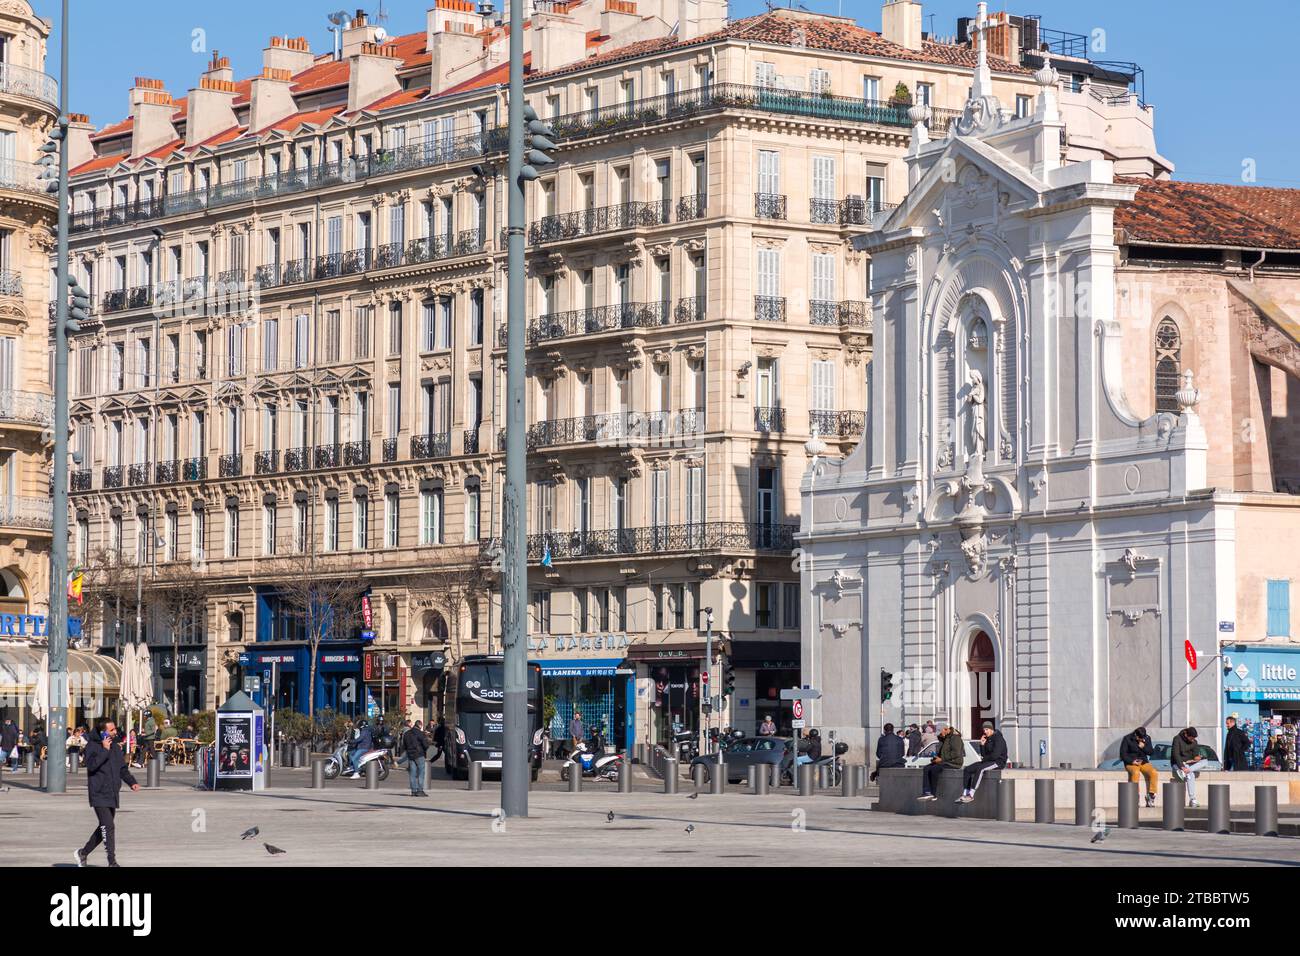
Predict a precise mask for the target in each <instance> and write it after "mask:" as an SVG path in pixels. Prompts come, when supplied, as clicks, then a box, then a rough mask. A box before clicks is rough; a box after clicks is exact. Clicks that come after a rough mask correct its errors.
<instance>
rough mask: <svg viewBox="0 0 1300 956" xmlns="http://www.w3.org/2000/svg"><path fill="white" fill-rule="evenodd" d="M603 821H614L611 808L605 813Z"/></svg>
mask: <svg viewBox="0 0 1300 956" xmlns="http://www.w3.org/2000/svg"><path fill="white" fill-rule="evenodd" d="M605 822H606V823H613V822H614V811H613V810H610V811H609V813H607V814H605Z"/></svg>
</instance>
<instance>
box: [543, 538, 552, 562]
mask: <svg viewBox="0 0 1300 956" xmlns="http://www.w3.org/2000/svg"><path fill="white" fill-rule="evenodd" d="M542 567H544V568H549V567H551V542H550V541H549V540H547V541H546V542H545V543H544V544H543V545H542Z"/></svg>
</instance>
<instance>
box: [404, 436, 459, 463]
mask: <svg viewBox="0 0 1300 956" xmlns="http://www.w3.org/2000/svg"><path fill="white" fill-rule="evenodd" d="M450 455H451V432H434V433H431V434H428V435H412V436H411V457H412V458H415V459H422V458H447V457H448V456H450Z"/></svg>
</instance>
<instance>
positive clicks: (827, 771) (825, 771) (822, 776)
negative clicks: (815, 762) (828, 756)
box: [817, 764, 831, 790]
mask: <svg viewBox="0 0 1300 956" xmlns="http://www.w3.org/2000/svg"><path fill="white" fill-rule="evenodd" d="M830 785H831V768H830V767H829V766H827V765H826V764H822V765H821V766H820V767H818V768H817V789H818V790H825V789H826V788H827V787H829V786H830Z"/></svg>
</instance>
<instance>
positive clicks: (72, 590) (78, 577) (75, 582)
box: [68, 571, 86, 604]
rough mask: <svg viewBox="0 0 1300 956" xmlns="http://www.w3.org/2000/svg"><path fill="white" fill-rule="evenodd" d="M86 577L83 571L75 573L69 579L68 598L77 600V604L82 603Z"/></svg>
mask: <svg viewBox="0 0 1300 956" xmlns="http://www.w3.org/2000/svg"><path fill="white" fill-rule="evenodd" d="M85 580H86V575H85V572H83V571H74V572H73V573H72V574H71V575H70V576H69V577H68V597H69V598H76V599H77V603H78V604H80V603H82V598H81V586H82V584H84V583H85Z"/></svg>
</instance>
